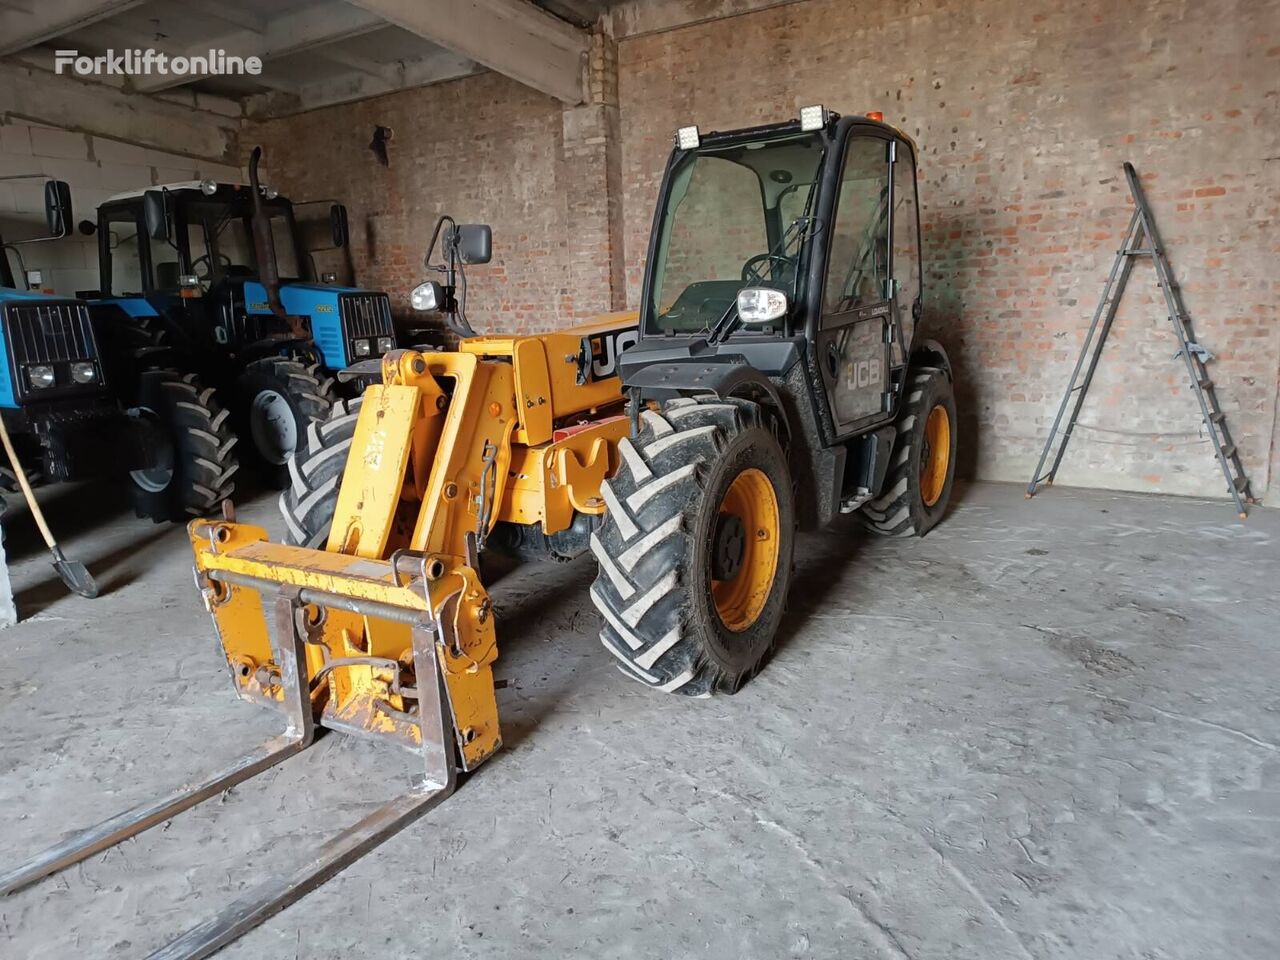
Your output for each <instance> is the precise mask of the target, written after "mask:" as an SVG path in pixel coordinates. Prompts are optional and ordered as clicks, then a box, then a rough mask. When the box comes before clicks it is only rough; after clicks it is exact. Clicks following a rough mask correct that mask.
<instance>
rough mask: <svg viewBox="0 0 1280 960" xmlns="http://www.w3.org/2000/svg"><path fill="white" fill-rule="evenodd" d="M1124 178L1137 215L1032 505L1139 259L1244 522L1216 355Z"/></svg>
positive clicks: (1243, 486)
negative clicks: (1146, 263) (1199, 335)
mask: <svg viewBox="0 0 1280 960" xmlns="http://www.w3.org/2000/svg"><path fill="white" fill-rule="evenodd" d="M1124 175H1125V178H1126V179H1127V180H1128V181H1129V192H1130V193H1131V194H1132V195H1133V205H1134V210H1133V216H1132V217H1131V218H1130V219H1129V227H1128V229H1127V230H1126V231H1125V237H1124V245H1123V246H1121V248H1120V249H1119V250H1118V251H1116V259H1115V263H1114V264H1112V266H1111V275H1110V276H1108V277H1107V284H1106V286H1105V287H1104V288H1103V290H1102V299H1101V300H1100V301H1099V302H1098V308H1097V309H1096V310H1095V311H1094V313H1093V322H1092V323H1091V324H1089V332H1088V334H1086V335H1085V338H1084V346H1083V347H1082V348H1081V350H1080V357H1079V359H1078V360H1076V365H1075V369H1073V370H1072V371H1071V381H1070V382H1069V383H1068V384H1067V392H1066V393H1065V394H1063V397H1062V403H1061V404H1059V406H1058V414H1057V416H1055V417H1054V418H1053V427H1052V428H1051V429H1050V430H1049V437H1048V439H1046V440H1045V443H1044V450H1043V451H1041V453H1040V462H1039V463H1038V464H1036V469H1035V472H1034V473H1033V474H1032V475H1031V482H1030V483H1029V484H1027V499H1028V500H1030V499H1031V498H1032V497H1033V496H1035V494H1036V490H1037V488H1038V487H1039V486H1040V484H1042V483H1043V484H1045V485H1046V486H1048V485H1051V484H1052V483H1053V478H1054V477H1055V476H1056V475H1057V473H1058V467H1059V466H1060V465H1061V464H1062V456H1063V454H1064V453H1066V451H1067V443H1068V442H1069V441H1070V440H1071V432H1072V431H1073V430H1074V429H1075V426H1076V421H1077V420H1078V419H1079V417H1080V410H1081V408H1082V407H1083V406H1084V398H1085V395H1086V394H1087V393H1088V392H1089V384H1090V383H1092V382H1093V374H1094V371H1096V370H1097V369H1098V360H1099V359H1100V358H1101V357H1102V348H1103V347H1104V346H1105V345H1106V342H1107V335H1108V334H1109V333H1110V332H1111V324H1112V323H1113V322H1114V321H1115V318H1116V311H1117V310H1118V309H1119V306H1120V298H1121V296H1123V295H1124V289H1125V286H1126V285H1127V284H1128V282H1129V275H1130V274H1131V273H1132V272H1133V265H1134V263H1135V262H1136V261H1137V260H1138V259H1139V258H1140V257H1150V258H1151V261H1152V262H1153V263H1154V264H1155V268H1156V280H1157V282H1158V283H1159V285H1160V289H1161V291H1162V292H1163V293H1164V300H1165V304H1166V305H1167V306H1168V309H1169V321H1170V322H1171V323H1172V324H1173V329H1174V332H1175V333H1176V334H1177V336H1178V344H1179V347H1178V352H1177V353H1176V354H1174V356H1175V358H1176V357H1178V356H1181V357H1182V359H1183V362H1184V363H1185V364H1186V366H1187V375H1188V376H1189V377H1190V379H1191V389H1192V390H1194V391H1195V395H1196V400H1197V401H1198V402H1199V404H1200V413H1201V415H1202V416H1203V417H1204V423H1205V426H1206V428H1207V429H1208V431H1209V439H1210V441H1211V442H1212V443H1213V450H1214V453H1215V455H1216V456H1217V458H1218V464H1219V466H1221V467H1222V475H1223V477H1224V478H1225V479H1226V481H1227V489H1228V490H1229V491H1230V492H1231V499H1232V500H1234V501H1235V505H1236V511H1237V512H1238V513H1239V514H1240V518H1241V519H1244V518H1245V516H1246V515H1247V512H1246V510H1245V504H1250V503H1253V502H1254V499H1253V495H1252V493H1251V492H1250V490H1249V479H1248V477H1246V476H1245V472H1244V466H1243V465H1242V464H1241V462H1240V453H1239V451H1238V450H1237V449H1236V445H1235V442H1234V441H1233V440H1232V439H1231V433H1230V432H1229V431H1228V430H1227V421H1226V416H1225V415H1224V414H1223V412H1222V407H1221V406H1220V405H1219V404H1218V396H1217V394H1216V393H1215V392H1214V387H1213V380H1212V378H1211V377H1210V376H1209V372H1208V370H1206V369H1205V364H1206V363H1207V362H1208V361H1209V360H1212V359H1213V354H1211V353H1210V352H1209V351H1208V350H1206V349H1205V348H1204V347H1203V346H1202V345H1201V344H1200V343H1198V342H1197V341H1196V339H1195V335H1194V334H1193V333H1192V331H1191V317H1190V316H1189V315H1188V314H1187V308H1186V306H1185V305H1184V304H1183V302H1182V290H1181V288H1180V287H1179V286H1178V283H1177V281H1176V280H1174V279H1173V271H1172V269H1171V268H1170V267H1169V261H1168V259H1167V258H1166V257H1165V253H1164V245H1163V244H1162V243H1161V241H1160V234H1159V233H1158V232H1157V230H1156V222H1155V217H1154V216H1152V214H1151V207H1150V206H1149V205H1148V204H1147V197H1146V194H1144V193H1143V192H1142V184H1141V183H1139V182H1138V172H1137V171H1136V170H1135V169H1134V168H1133V164H1132V163H1126V164H1125V165H1124ZM1086 360H1087V361H1088V365H1087V366H1086V363H1085V361H1086ZM1082 370H1083V376H1082V375H1081V371H1082ZM1068 406H1070V407H1071V415H1070V416H1069V417H1068V418H1067V422H1066V426H1065V428H1064V427H1063V426H1062V421H1063V415H1064V414H1065V413H1066V412H1067V407H1068ZM1059 437H1061V440H1060V442H1058V444H1057V452H1056V453H1053V465H1052V466H1051V467H1050V468H1049V470H1048V471H1047V472H1045V469H1044V465H1045V463H1046V462H1048V460H1049V455H1050V453H1051V452H1053V451H1054V442H1055V441H1057V440H1058V438H1059Z"/></svg>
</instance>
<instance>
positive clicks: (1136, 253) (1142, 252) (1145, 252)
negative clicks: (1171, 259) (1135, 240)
mask: <svg viewBox="0 0 1280 960" xmlns="http://www.w3.org/2000/svg"><path fill="white" fill-rule="evenodd" d="M1120 252H1121V253H1122V254H1123V255H1124V256H1126V257H1149V256H1152V255H1153V254H1154V253H1155V251H1154V250H1151V249H1149V248H1147V247H1143V248H1141V249H1138V250H1121V251H1120Z"/></svg>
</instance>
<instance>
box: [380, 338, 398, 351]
mask: <svg viewBox="0 0 1280 960" xmlns="http://www.w3.org/2000/svg"><path fill="white" fill-rule="evenodd" d="M395 345H396V341H395V338H394V337H379V338H378V352H379V353H386V352H387V351H388V350H393V349H395Z"/></svg>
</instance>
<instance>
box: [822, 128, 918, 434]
mask: <svg viewBox="0 0 1280 960" xmlns="http://www.w3.org/2000/svg"><path fill="white" fill-rule="evenodd" d="M895 152H896V151H895V144H894V141H892V140H890V139H887V138H885V137H883V136H876V135H874V134H871V133H861V132H858V131H857V130H855V131H853V132H852V133H851V134H850V137H849V140H848V143H847V146H846V150H845V157H844V165H843V169H842V173H841V179H840V187H839V194H838V196H837V197H836V208H835V212H834V214H833V216H832V220H831V228H830V232H829V236H828V240H827V271H826V277H825V280H824V284H823V293H822V307H821V313H820V319H819V324H818V335H817V338H816V342H815V348H816V351H817V357H816V360H817V366H818V368H819V370H820V371H821V375H822V378H823V383H824V386H825V387H826V391H827V399H828V405H829V407H830V409H831V418H832V432H833V434H834V435H835V436H836V437H843V436H847V435H848V434H851V433H854V432H856V431H858V430H859V429H861V428H863V427H865V426H867V425H870V424H872V423H874V422H876V421H879V420H883V419H884V418H885V416H886V415H887V414H888V412H889V411H890V409H891V404H892V398H893V393H892V391H891V388H890V384H891V382H892V380H891V376H892V374H893V372H894V370H893V369H892V368H893V367H894V366H896V365H897V364H900V363H901V362H902V361H901V356H902V348H901V340H900V336H901V331H900V328H899V324H898V322H897V319H898V305H897V303H896V302H895V300H896V297H895V289H894V285H893V281H892V276H893V272H892V257H893V244H892V236H893V223H892V220H893V217H892V211H893V206H894V196H893V194H894V178H893V166H894V164H893V160H894V154H895ZM895 346H896V349H895Z"/></svg>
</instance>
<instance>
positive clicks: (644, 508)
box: [591, 398, 795, 696]
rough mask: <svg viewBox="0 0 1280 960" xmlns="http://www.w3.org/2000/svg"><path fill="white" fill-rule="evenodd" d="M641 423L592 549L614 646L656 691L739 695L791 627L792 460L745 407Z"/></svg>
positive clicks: (692, 404) (719, 404) (697, 408)
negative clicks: (787, 623)
mask: <svg viewBox="0 0 1280 960" xmlns="http://www.w3.org/2000/svg"><path fill="white" fill-rule="evenodd" d="M641 424H642V429H641V432H640V435H639V436H638V437H637V438H636V439H635V441H634V442H633V441H631V440H629V439H624V440H622V441H621V443H620V444H619V452H620V455H621V458H622V464H621V467H620V468H619V470H618V472H617V474H616V475H615V476H614V477H613V478H612V479H610V480H608V481H607V482H606V483H605V484H604V485H603V486H602V495H603V497H604V500H605V503H606V504H607V507H608V512H607V513H606V515H605V520H604V524H603V525H602V526H601V528H600V530H599V531H598V532H597V533H595V534H593V535H592V537H591V549H592V552H593V553H595V555H596V559H597V561H598V562H599V565H600V573H599V576H598V577H597V578H596V582H595V584H594V585H593V586H592V588H591V598H592V601H593V602H594V603H595V605H596V607H597V608H598V609H599V610H600V613H601V614H602V615H603V617H604V624H603V629H602V631H601V633H600V639H601V642H603V644H604V646H605V648H606V649H608V651H609V652H610V653H612V654H613V655H614V656H615V657H617V658H618V659H619V660H620V661H621V662H622V669H623V672H624V673H626V674H627V675H628V676H630V677H632V678H634V679H636V680H639V681H640V682H642V683H644V684H646V685H648V686H651V687H656V688H657V689H659V690H664V691H667V692H671V693H681V694H685V695H690V696H699V695H705V694H709V693H711V692H712V691H717V690H719V691H725V692H730V693H731V692H733V691H735V690H737V689H738V687H739V686H740V685H741V684H742V682H743V681H744V680H746V679H748V678H749V677H750V676H752V675H753V674H754V673H755V672H756V670H758V669H759V667H760V665H761V664H762V663H763V661H764V659H765V657H766V656H767V655H768V653H769V650H770V648H771V647H772V646H773V641H774V638H775V636H776V634H777V631H778V624H779V623H780V621H781V619H782V613H783V604H784V603H785V601H786V595H787V587H788V585H789V583H790V580H791V558H792V551H793V547H794V538H795V504H794V498H793V493H792V486H791V476H790V473H789V471H788V469H787V461H786V456H785V454H784V453H783V451H782V448H781V446H780V445H779V444H778V440H777V438H776V437H775V436H774V434H773V431H772V430H771V429H770V428H769V426H768V425H767V424H766V423H765V421H764V420H763V418H762V417H761V412H760V408H759V406H758V405H757V404H754V403H751V402H750V401H746V400H737V399H720V398H699V399H689V398H685V399H679V400H672V401H670V402H668V403H667V404H666V405H665V406H664V408H663V411H662V413H661V414H658V413H654V412H653V411H649V410H646V411H644V412H643V413H642V414H641Z"/></svg>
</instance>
